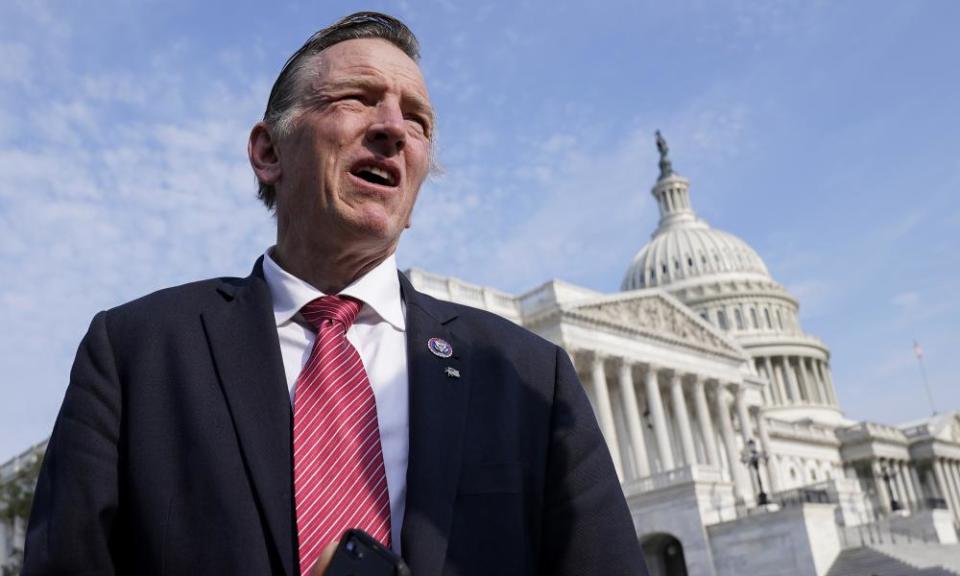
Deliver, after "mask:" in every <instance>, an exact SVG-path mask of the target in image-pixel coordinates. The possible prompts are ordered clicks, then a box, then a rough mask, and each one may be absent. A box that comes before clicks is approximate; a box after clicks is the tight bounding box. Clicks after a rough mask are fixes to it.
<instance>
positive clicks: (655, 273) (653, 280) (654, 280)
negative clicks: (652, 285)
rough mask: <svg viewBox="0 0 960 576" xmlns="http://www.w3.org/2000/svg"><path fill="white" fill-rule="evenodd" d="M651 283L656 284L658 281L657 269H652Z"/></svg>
mask: <svg viewBox="0 0 960 576" xmlns="http://www.w3.org/2000/svg"><path fill="white" fill-rule="evenodd" d="M650 281H651V282H656V281H657V269H656V268H651V269H650Z"/></svg>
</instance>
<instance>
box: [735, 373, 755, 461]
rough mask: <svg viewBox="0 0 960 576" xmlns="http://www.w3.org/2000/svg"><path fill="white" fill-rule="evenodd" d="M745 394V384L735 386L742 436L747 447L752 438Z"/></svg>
mask: <svg viewBox="0 0 960 576" xmlns="http://www.w3.org/2000/svg"><path fill="white" fill-rule="evenodd" d="M745 395H746V390H744V387H743V384H737V385H736V387H735V388H734V398H735V400H736V406H737V418H738V419H739V420H740V436H741V437H743V445H744V447H746V445H747V442H749V441H750V438H752V434H751V430H750V414H749V413H748V412H747V402H746V400H745V399H744V396H745Z"/></svg>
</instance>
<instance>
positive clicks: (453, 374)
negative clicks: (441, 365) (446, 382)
mask: <svg viewBox="0 0 960 576" xmlns="http://www.w3.org/2000/svg"><path fill="white" fill-rule="evenodd" d="M444 372H445V373H446V374H447V376H449V377H450V378H459V377H460V371H459V370H457V369H456V368H454V367H453V366H447V369H446V370H444Z"/></svg>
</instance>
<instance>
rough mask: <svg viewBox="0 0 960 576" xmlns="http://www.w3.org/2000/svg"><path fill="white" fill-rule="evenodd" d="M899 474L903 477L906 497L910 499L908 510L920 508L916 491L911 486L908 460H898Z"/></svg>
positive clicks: (911, 480) (911, 479)
mask: <svg viewBox="0 0 960 576" xmlns="http://www.w3.org/2000/svg"><path fill="white" fill-rule="evenodd" d="M899 470H900V476H901V477H902V478H903V485H904V486H905V487H906V489H907V498H909V499H910V510H913V511H914V512H916V511H917V510H919V509H920V500H919V499H918V498H917V492H916V490H915V489H914V487H913V478H912V477H911V475H910V470H911V467H910V462H900V466H899Z"/></svg>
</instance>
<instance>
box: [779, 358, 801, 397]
mask: <svg viewBox="0 0 960 576" xmlns="http://www.w3.org/2000/svg"><path fill="white" fill-rule="evenodd" d="M781 358H782V359H783V376H784V379H785V380H786V382H787V386H788V387H789V388H790V395H791V396H792V397H793V403H794V404H800V403H802V402H803V396H801V395H800V386H798V385H797V376H796V374H794V373H793V368H791V367H790V357H789V356H781Z"/></svg>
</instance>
